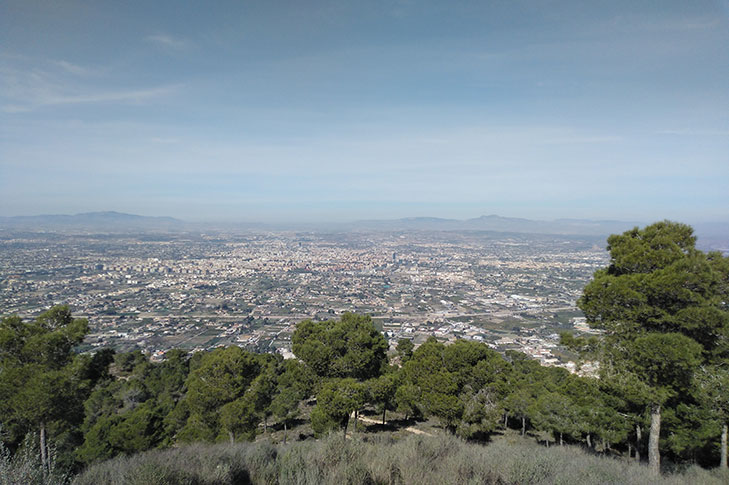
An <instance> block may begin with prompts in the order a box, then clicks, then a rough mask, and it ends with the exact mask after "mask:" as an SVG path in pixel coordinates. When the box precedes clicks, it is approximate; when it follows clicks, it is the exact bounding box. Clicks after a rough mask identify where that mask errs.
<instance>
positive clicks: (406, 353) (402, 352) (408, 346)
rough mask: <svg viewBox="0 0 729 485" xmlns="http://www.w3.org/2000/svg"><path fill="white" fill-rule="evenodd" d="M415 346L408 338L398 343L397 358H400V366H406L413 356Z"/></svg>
mask: <svg viewBox="0 0 729 485" xmlns="http://www.w3.org/2000/svg"><path fill="white" fill-rule="evenodd" d="M414 348H415V344H413V341H412V340H410V339H408V338H401V339H400V340H398V341H397V356H398V357H399V358H400V364H404V363H405V362H407V361H408V360H410V357H412V356H413V350H414Z"/></svg>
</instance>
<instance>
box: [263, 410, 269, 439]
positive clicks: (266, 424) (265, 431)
mask: <svg viewBox="0 0 729 485" xmlns="http://www.w3.org/2000/svg"><path fill="white" fill-rule="evenodd" d="M263 434H268V416H266V414H265V413H264V414H263Z"/></svg>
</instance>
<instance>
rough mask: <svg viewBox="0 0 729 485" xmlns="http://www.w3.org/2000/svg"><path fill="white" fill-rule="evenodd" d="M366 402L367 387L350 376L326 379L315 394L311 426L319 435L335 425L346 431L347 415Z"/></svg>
mask: <svg viewBox="0 0 729 485" xmlns="http://www.w3.org/2000/svg"><path fill="white" fill-rule="evenodd" d="M366 402H367V389H366V387H365V385H364V384H363V383H361V382H358V381H356V380H355V379H352V378H347V379H331V380H328V381H326V382H325V383H324V384H323V386H322V388H321V390H320V391H319V394H317V396H316V407H315V408H314V409H313V410H312V414H311V426H312V428H313V429H314V432H315V433H316V434H317V435H318V436H320V435H322V434H324V433H326V432H327V431H329V430H332V429H335V428H337V427H340V428H343V429H344V431H345V432H346V430H347V425H348V423H349V416H350V415H351V414H352V413H353V412H354V411H356V410H358V409H361V408H362V407H363V406H364V405H365V403H366Z"/></svg>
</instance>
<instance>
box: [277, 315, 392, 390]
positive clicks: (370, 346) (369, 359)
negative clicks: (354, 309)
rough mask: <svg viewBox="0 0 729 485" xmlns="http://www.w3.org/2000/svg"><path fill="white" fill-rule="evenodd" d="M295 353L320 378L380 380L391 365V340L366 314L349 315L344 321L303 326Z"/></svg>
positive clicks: (297, 333)
mask: <svg viewBox="0 0 729 485" xmlns="http://www.w3.org/2000/svg"><path fill="white" fill-rule="evenodd" d="M291 342H292V349H293V352H294V354H296V356H297V357H298V358H300V359H301V360H302V361H304V362H305V363H306V364H307V365H308V366H309V367H310V368H311V369H312V370H313V371H314V372H315V373H316V374H317V375H318V376H320V377H352V378H356V379H369V378H371V377H377V376H378V375H380V374H381V373H382V369H383V367H384V366H385V364H386V363H387V355H386V352H387V341H386V340H385V338H384V337H383V336H382V334H381V333H380V332H379V331H377V329H376V328H375V326H374V324H373V323H372V319H371V318H370V317H369V316H366V315H355V314H352V313H345V314H344V315H342V318H341V319H340V321H338V322H337V321H333V320H330V321H326V322H314V321H311V320H306V321H303V322H301V323H299V324H298V325H297V327H296V331H295V332H294V335H293V337H292V339H291Z"/></svg>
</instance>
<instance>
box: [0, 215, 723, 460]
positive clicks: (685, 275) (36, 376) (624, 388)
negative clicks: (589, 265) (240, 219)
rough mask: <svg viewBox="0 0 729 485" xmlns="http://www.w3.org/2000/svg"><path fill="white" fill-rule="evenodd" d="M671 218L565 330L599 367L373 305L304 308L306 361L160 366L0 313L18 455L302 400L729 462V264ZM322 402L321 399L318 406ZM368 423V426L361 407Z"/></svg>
mask: <svg viewBox="0 0 729 485" xmlns="http://www.w3.org/2000/svg"><path fill="white" fill-rule="evenodd" d="M686 228H687V226H683V225H680V224H675V223H659V224H656V225H653V226H649V227H648V228H645V229H644V230H637V229H636V230H634V231H632V232H628V233H625V234H624V235H621V236H613V237H611V238H610V239H609V241H608V242H609V244H610V246H609V250H610V251H611V257H612V259H611V265H610V266H609V267H608V268H606V269H604V270H600V271H598V272H597V273H596V275H595V279H594V280H593V281H592V282H591V283H590V284H589V285H588V286H587V287H586V289H585V292H584V295H583V297H582V298H581V299H580V301H579V306H580V307H581V308H582V309H583V311H585V313H586V315H587V316H588V321H589V322H590V323H591V324H592V325H594V326H598V327H600V328H602V329H603V330H604V331H605V334H604V335H603V336H602V337H601V338H597V337H595V338H591V339H581V338H575V337H572V336H570V335H564V336H563V342H564V343H565V344H566V345H569V346H571V347H573V348H575V349H578V350H579V351H580V352H581V353H582V354H583V355H584V356H585V357H586V358H591V359H596V360H598V361H599V362H600V376H599V378H590V377H579V376H577V375H573V374H570V373H569V372H567V371H566V370H564V369H561V368H554V367H542V366H541V365H539V363H538V362H536V361H534V360H531V359H529V358H528V357H527V356H525V355H524V354H521V353H518V352H507V353H506V355H501V354H499V353H497V352H495V351H493V350H491V349H489V348H488V347H487V346H486V345H485V344H481V343H475V342H471V341H456V342H455V343H451V344H449V345H446V344H444V343H441V342H439V341H437V340H436V339H435V338H430V339H429V340H427V341H426V342H425V343H423V344H422V345H420V346H419V347H418V348H417V349H414V346H413V344H412V342H411V341H409V340H401V341H400V342H399V343H398V345H397V349H396V352H395V353H394V354H393V355H390V356H388V344H387V341H386V340H385V338H384V337H383V335H382V334H381V333H380V332H379V331H377V330H376V329H375V327H374V325H373V323H372V320H371V318H370V317H368V316H363V315H356V314H345V315H343V316H342V317H341V318H340V319H339V320H332V321H325V322H314V321H304V322H301V323H300V324H299V325H298V326H297V329H296V331H295V333H294V335H293V337H292V350H293V352H294V354H295V355H296V357H297V359H292V360H284V359H282V358H281V357H280V356H278V355H273V354H256V353H251V352H247V351H244V350H242V349H240V348H238V347H228V348H219V349H216V350H213V351H210V352H199V353H194V354H192V355H188V354H186V353H184V352H182V351H179V350H173V351H170V352H168V353H167V354H166V358H165V360H164V361H163V362H160V363H154V362H150V361H149V359H148V358H147V357H146V356H145V355H144V354H142V353H141V352H132V353H124V354H114V352H112V351H110V350H101V351H99V352H97V353H96V354H94V355H88V354H75V353H74V352H73V348H74V346H76V345H78V344H79V343H80V342H81V341H82V340H83V338H84V335H85V334H86V333H87V331H88V324H87V322H86V321H85V320H83V319H74V318H73V317H72V316H71V313H70V311H69V309H68V307H65V306H61V307H54V308H53V309H51V310H50V311H48V312H46V313H44V314H42V315H41V316H40V317H38V318H37V319H36V320H34V321H32V322H24V321H22V320H21V319H20V318H18V317H6V318H4V319H3V320H2V322H1V323H0V366H1V367H0V423H2V441H3V442H4V443H5V446H7V447H8V448H9V450H10V451H11V452H14V453H19V452H20V451H22V450H24V449H29V448H31V447H36V448H34V449H37V450H38V456H39V460H40V462H41V464H42V466H43V468H44V470H46V471H47V472H48V473H50V470H51V469H52V468H53V465H54V463H55V466H56V467H60V468H63V469H74V470H77V469H79V468H80V467H82V466H84V465H87V464H91V463H95V462H98V461H101V460H105V459H108V458H111V457H114V456H117V455H130V454H133V453H136V452H139V451H143V450H148V449H153V448H165V447H169V446H171V445H175V444H181V443H190V442H201V441H202V442H220V441H243V440H251V439H254V438H255V437H256V435H257V434H260V433H267V432H268V428H269V426H271V425H275V426H276V427H277V428H281V429H283V431H284V440H286V439H287V432H288V430H289V428H290V427H291V425H292V424H293V423H294V422H296V421H297V419H304V418H305V416H300V414H299V413H300V412H301V410H302V409H303V408H304V407H305V406H304V405H303V404H304V403H309V404H310V405H313V409H311V413H310V424H311V427H312V429H313V430H314V432H315V434H316V435H317V436H322V435H325V434H327V433H329V432H331V431H335V432H341V433H344V434H346V433H347V430H348V429H352V427H356V424H357V423H356V421H357V419H358V416H359V414H360V413H361V412H362V411H363V410H365V409H369V410H376V411H377V412H378V413H381V416H382V421H383V423H384V422H386V421H387V413H388V412H393V411H395V412H398V413H399V414H400V415H403V416H404V417H405V419H406V420H407V419H416V420H417V419H424V418H434V419H435V420H437V421H438V422H439V423H440V425H441V426H442V427H443V428H444V429H445V430H447V431H448V432H449V433H452V434H455V435H458V436H460V437H462V438H465V439H469V440H474V441H488V440H489V437H490V436H491V435H492V434H493V433H495V432H497V431H500V430H502V429H504V428H514V429H516V430H518V431H519V432H520V433H521V434H522V435H523V434H525V433H527V432H529V433H532V434H535V435H536V436H537V438H538V439H539V440H540V441H542V442H543V443H545V444H546V445H549V444H550V443H553V444H564V443H573V444H581V445H582V446H584V447H585V448H587V449H590V450H593V451H596V452H601V453H610V454H621V455H623V456H631V457H633V458H634V459H636V460H644V459H645V458H646V457H648V458H649V459H650V462H651V464H652V465H654V466H655V467H656V468H657V459H658V453H659V451H660V453H663V454H664V455H667V456H668V457H669V458H670V459H671V460H672V461H674V462H693V463H699V464H701V465H703V466H707V467H710V466H716V465H717V464H721V466H722V467H726V451H727V443H726V441H727V436H726V435H727V422H729V371H728V369H727V362H729V361H728V360H727V358H728V355H729V354H728V350H729V318H728V315H729V312H728V311H727V302H729V260H728V259H727V258H724V257H722V256H721V255H718V254H715V253H709V254H704V253H701V252H700V251H697V250H695V248H694V247H693V243H694V240H693V236H692V235H691V232H690V228H688V229H686ZM314 403H315V404H314ZM352 420H354V421H355V422H354V423H352V422H351V421H352Z"/></svg>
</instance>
